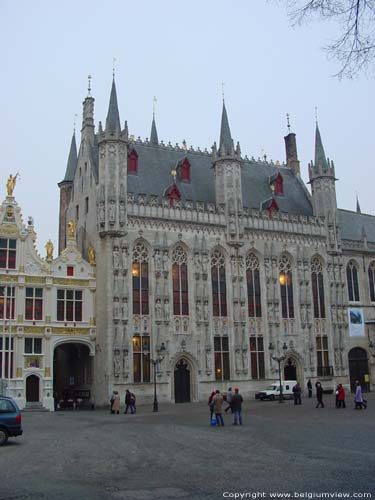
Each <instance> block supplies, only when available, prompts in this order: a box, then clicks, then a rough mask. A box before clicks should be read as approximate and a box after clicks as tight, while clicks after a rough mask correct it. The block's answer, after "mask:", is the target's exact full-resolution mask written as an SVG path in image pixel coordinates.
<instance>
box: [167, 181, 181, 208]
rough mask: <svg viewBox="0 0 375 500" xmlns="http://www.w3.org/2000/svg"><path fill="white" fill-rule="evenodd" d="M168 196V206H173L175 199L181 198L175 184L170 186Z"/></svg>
mask: <svg viewBox="0 0 375 500" xmlns="http://www.w3.org/2000/svg"><path fill="white" fill-rule="evenodd" d="M168 196H169V206H170V207H174V206H175V203H176V200H180V199H181V193H180V191H179V189H178V187H177V186H176V184H173V186H172V187H171V188H170V190H169V193H168Z"/></svg>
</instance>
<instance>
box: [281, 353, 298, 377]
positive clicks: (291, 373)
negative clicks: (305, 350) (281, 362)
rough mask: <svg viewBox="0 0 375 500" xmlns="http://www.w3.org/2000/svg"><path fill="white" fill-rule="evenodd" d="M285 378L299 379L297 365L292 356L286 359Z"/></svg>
mask: <svg viewBox="0 0 375 500" xmlns="http://www.w3.org/2000/svg"><path fill="white" fill-rule="evenodd" d="M284 380H297V367H296V363H295V361H294V359H292V358H288V359H287V360H286V363H285V366H284Z"/></svg>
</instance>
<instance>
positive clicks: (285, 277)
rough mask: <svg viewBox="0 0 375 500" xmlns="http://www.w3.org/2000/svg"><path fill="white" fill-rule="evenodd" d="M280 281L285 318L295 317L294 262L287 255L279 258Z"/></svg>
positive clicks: (282, 308) (282, 311)
mask: <svg viewBox="0 0 375 500" xmlns="http://www.w3.org/2000/svg"><path fill="white" fill-rule="evenodd" d="M279 283H280V295H281V314H282V317H283V318H294V304H293V273H292V264H291V262H290V259H289V257H288V256H287V255H282V256H281V258H280V260H279Z"/></svg>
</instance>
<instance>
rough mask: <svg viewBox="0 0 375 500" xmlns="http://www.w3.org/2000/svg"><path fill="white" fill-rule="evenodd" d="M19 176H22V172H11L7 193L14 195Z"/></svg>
mask: <svg viewBox="0 0 375 500" xmlns="http://www.w3.org/2000/svg"><path fill="white" fill-rule="evenodd" d="M17 177H19V178H21V177H20V174H19V173H18V172H17V173H16V175H12V174H9V177H8V180H7V193H8V196H13V191H14V188H15V186H16V182H17Z"/></svg>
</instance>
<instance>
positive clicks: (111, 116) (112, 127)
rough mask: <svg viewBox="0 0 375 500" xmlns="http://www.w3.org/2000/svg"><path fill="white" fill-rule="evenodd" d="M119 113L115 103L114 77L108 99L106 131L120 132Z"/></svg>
mask: <svg viewBox="0 0 375 500" xmlns="http://www.w3.org/2000/svg"><path fill="white" fill-rule="evenodd" d="M120 130H121V126H120V113H119V111H118V105H117V93H116V84H115V79H114V78H113V80H112V89H111V97H110V99H109V106H108V114H107V119H106V122H105V131H106V132H116V131H118V132H120Z"/></svg>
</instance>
